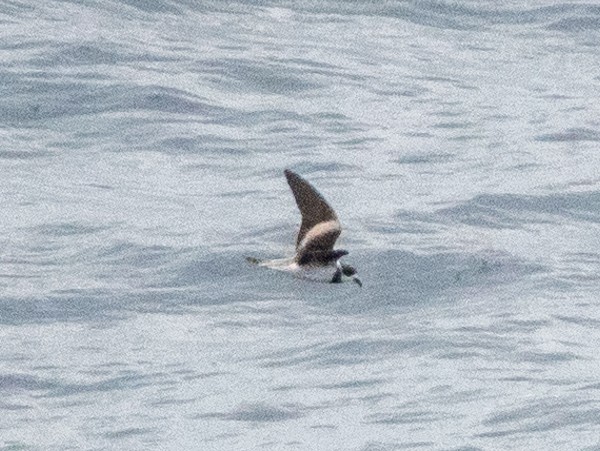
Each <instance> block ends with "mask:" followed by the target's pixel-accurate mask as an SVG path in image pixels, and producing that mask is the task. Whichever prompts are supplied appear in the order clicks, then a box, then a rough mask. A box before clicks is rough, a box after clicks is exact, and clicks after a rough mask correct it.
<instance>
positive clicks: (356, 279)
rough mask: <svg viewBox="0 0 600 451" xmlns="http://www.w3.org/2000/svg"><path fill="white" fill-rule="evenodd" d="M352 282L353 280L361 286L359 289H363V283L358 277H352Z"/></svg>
mask: <svg viewBox="0 0 600 451" xmlns="http://www.w3.org/2000/svg"><path fill="white" fill-rule="evenodd" d="M352 280H353V281H354V282H355V283H356V284H358V286H359V287H361V288H362V282H361V281H360V279H359V278H358V277H356V276H352Z"/></svg>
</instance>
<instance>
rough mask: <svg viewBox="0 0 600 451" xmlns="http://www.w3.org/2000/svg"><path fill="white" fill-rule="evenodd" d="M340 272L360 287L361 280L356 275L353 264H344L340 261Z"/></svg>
mask: <svg viewBox="0 0 600 451" xmlns="http://www.w3.org/2000/svg"><path fill="white" fill-rule="evenodd" d="M342 274H343V275H344V276H345V277H348V278H350V279H352V281H353V282H355V283H357V284H358V286H359V287H361V288H362V282H361V281H360V279H359V278H358V276H357V275H356V269H355V268H354V266H350V265H345V264H343V263H342Z"/></svg>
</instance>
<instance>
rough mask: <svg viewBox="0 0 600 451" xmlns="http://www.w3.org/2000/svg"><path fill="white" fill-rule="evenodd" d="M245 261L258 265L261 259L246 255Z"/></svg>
mask: <svg viewBox="0 0 600 451" xmlns="http://www.w3.org/2000/svg"><path fill="white" fill-rule="evenodd" d="M246 261H247V262H248V263H250V264H252V265H260V264H261V263H262V260H259V259H258V258H254V257H246Z"/></svg>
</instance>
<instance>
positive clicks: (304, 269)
mask: <svg viewBox="0 0 600 451" xmlns="http://www.w3.org/2000/svg"><path fill="white" fill-rule="evenodd" d="M260 266H266V267H267V268H271V269H275V270H277V271H286V272H290V273H292V274H293V275H294V277H299V278H301V279H308V280H312V281H315V282H331V279H332V278H333V275H334V274H335V270H336V266H335V265H328V266H316V267H315V266H299V265H298V263H296V262H295V261H294V259H293V258H279V259H276V260H267V261H264V262H262V263H261V264H260Z"/></svg>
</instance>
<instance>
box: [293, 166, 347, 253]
mask: <svg viewBox="0 0 600 451" xmlns="http://www.w3.org/2000/svg"><path fill="white" fill-rule="evenodd" d="M284 173H285V177H286V178H287V181H288V184H289V185H290V188H291V189H292V193H293V194H294V198H295V199H296V204H297V205H298V209H299V210H300V214H301V215H302V224H301V225H300V231H299V232H298V238H297V239H296V249H297V250H300V249H302V250H303V251H304V250H312V251H316V250H319V251H327V250H331V249H333V245H334V244H335V241H336V240H337V238H338V236H340V233H341V232H342V229H341V226H340V223H339V221H338V218H337V216H336V214H335V212H334V211H333V208H331V207H330V206H329V204H328V203H327V202H326V201H325V199H323V196H321V195H320V194H319V192H318V191H317V190H316V189H315V188H314V187H313V186H312V185H311V184H310V183H308V182H307V181H306V180H304V179H303V178H302V177H300V176H299V175H298V174H296V173H295V172H292V171H290V170H289V169H286V170H285V171H284Z"/></svg>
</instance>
